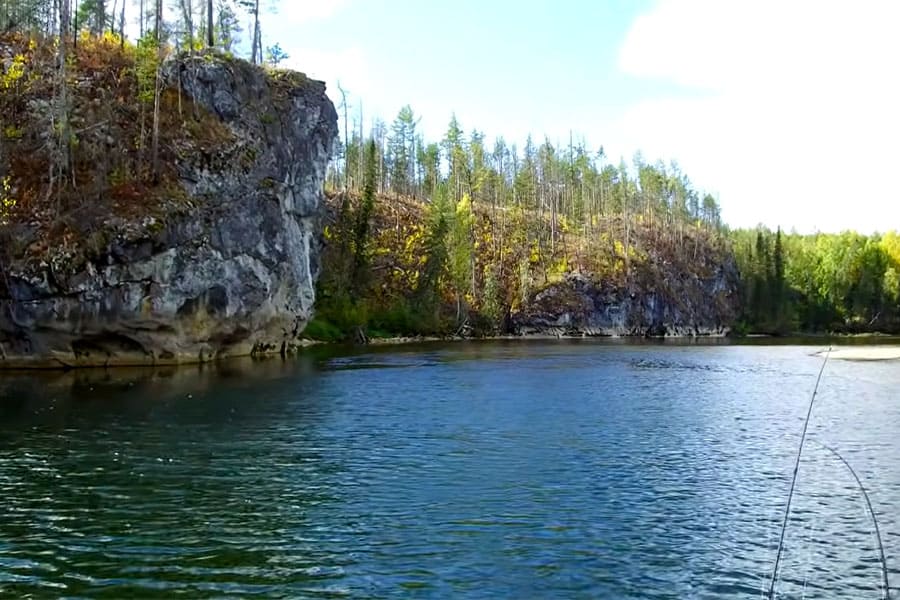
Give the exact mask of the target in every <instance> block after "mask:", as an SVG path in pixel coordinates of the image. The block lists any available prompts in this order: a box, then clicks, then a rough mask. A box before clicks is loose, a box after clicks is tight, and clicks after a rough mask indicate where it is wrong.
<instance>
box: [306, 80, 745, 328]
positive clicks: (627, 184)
mask: <svg viewBox="0 0 900 600" xmlns="http://www.w3.org/2000/svg"><path fill="white" fill-rule="evenodd" d="M342 100H343V102H342V103H341V105H340V109H339V110H343V111H344V124H345V126H346V128H345V130H344V132H343V136H342V138H343V139H342V140H341V148H340V151H339V152H338V154H337V157H336V159H335V160H334V161H333V163H332V164H331V166H330V171H329V189H330V194H331V195H332V197H333V200H332V203H331V204H332V218H331V220H330V222H329V226H328V228H327V229H326V238H327V246H326V253H325V258H324V269H323V277H322V278H321V280H320V285H319V304H318V311H319V312H318V314H319V315H320V318H319V319H318V320H317V321H316V322H314V323H313V324H312V326H311V332H312V333H313V334H314V335H319V336H322V337H326V338H329V339H330V338H333V337H340V336H342V335H343V336H346V335H347V334H348V333H350V332H353V331H357V332H363V331H365V330H371V331H375V332H377V333H382V334H391V335H397V334H410V333H454V332H460V331H466V330H468V329H474V330H478V331H481V332H496V331H498V330H502V329H503V327H504V321H505V320H506V319H507V318H508V317H509V316H510V314H511V313H514V312H515V311H516V310H518V309H519V308H521V307H522V306H523V305H525V303H527V302H528V300H529V297H530V296H531V295H532V294H534V293H535V292H536V291H538V290H540V289H541V288H542V287H544V286H546V285H547V284H549V283H551V282H554V281H556V280H558V279H560V278H561V277H563V276H565V275H566V274H568V273H572V272H582V273H589V274H591V275H593V276H594V277H596V278H598V279H599V280H602V281H604V282H607V283H608V284H609V285H613V286H619V287H622V288H624V287H628V286H633V287H635V289H640V288H641V287H647V288H649V287H652V286H658V287H659V286H663V285H665V282H664V281H662V280H663V279H665V278H667V277H674V276H678V274H685V275H702V276H710V273H706V272H705V269H707V266H708V265H709V264H710V261H709V260H708V258H709V257H710V256H712V255H715V256H716V257H717V259H721V260H720V261H719V262H723V261H727V260H728V258H727V256H725V254H724V250H725V247H726V239H725V237H724V235H723V234H724V229H723V228H722V224H721V220H720V216H719V206H718V203H717V202H716V200H715V198H713V197H712V196H711V195H708V194H701V193H700V192H699V191H698V190H696V189H695V188H694V187H693V186H692V185H691V182H690V180H689V179H688V178H687V176H686V175H684V174H683V173H682V172H681V171H680V170H679V169H678V167H677V166H676V165H665V164H663V163H653V164H651V163H647V162H645V161H644V160H643V158H642V157H641V156H637V157H635V159H634V161H633V163H632V164H630V165H628V164H626V163H624V162H620V163H619V164H617V165H613V164H608V163H607V162H606V160H605V154H604V152H603V150H602V148H601V149H599V150H598V151H592V150H590V149H589V148H588V147H587V145H586V144H585V143H584V142H583V141H578V142H576V141H575V140H574V139H572V140H571V141H570V142H569V143H568V144H566V145H554V144H552V143H551V142H550V141H548V140H545V141H544V142H543V143H541V144H540V145H537V144H535V143H534V142H533V141H532V140H531V139H530V138H529V140H528V141H527V142H526V144H525V146H524V147H523V148H522V149H521V150H520V149H519V148H517V146H516V145H514V144H507V143H506V142H505V141H504V140H503V139H502V138H500V139H497V140H496V141H495V142H494V143H493V144H492V145H491V147H490V148H488V147H487V145H486V142H485V136H484V135H483V134H482V133H480V132H478V131H473V132H471V133H469V134H465V133H464V132H463V129H462V126H461V125H460V123H459V122H458V121H457V119H456V118H455V117H454V118H452V119H451V121H450V124H449V126H448V128H447V131H446V133H445V135H444V136H443V137H442V139H440V140H426V139H425V138H424V136H423V135H422V134H421V133H420V132H419V131H417V119H416V117H415V115H414V113H413V111H412V110H411V109H410V108H409V107H405V108H403V109H402V110H401V111H400V113H399V115H398V116H397V118H396V119H395V121H394V122H393V123H392V124H391V126H390V127H387V126H386V125H384V124H383V123H380V122H377V121H376V123H375V125H374V126H373V127H372V128H371V130H370V131H369V132H367V133H364V132H363V131H361V130H360V129H359V122H357V123H355V124H354V125H353V129H354V130H355V131H351V129H350V123H349V118H348V114H347V112H348V111H347V102H346V96H344V98H342ZM660 265H666V266H665V267H664V268H659V266H660ZM701 265H702V266H701Z"/></svg>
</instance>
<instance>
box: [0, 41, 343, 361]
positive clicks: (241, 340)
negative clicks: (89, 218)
mask: <svg viewBox="0 0 900 600" xmlns="http://www.w3.org/2000/svg"><path fill="white" fill-rule="evenodd" d="M164 81H165V83H166V88H167V90H169V91H170V92H171V93H177V94H178V98H179V100H178V108H179V110H186V111H187V110H191V111H201V112H203V114H205V115H207V116H208V117H209V119H211V121H209V122H210V123H211V124H212V125H215V126H216V127H219V128H221V129H222V132H221V134H220V135H219V136H218V143H216V144H215V145H214V146H209V147H207V148H204V149H202V151H200V150H198V149H197V148H196V147H193V146H188V145H185V146H184V147H178V141H177V140H175V141H174V142H172V145H173V146H175V147H174V148H173V149H170V150H171V151H172V152H173V153H174V154H173V156H174V157H175V158H174V159H173V160H174V165H170V166H173V167H174V172H175V173H176V175H175V180H176V181H177V186H176V189H175V190H174V191H173V194H177V195H180V196H182V198H181V199H180V200H179V203H180V205H181V206H186V207H189V208H188V209H186V210H182V211H177V212H176V213H173V214H165V215H154V214H152V211H147V212H146V213H144V214H138V215H136V216H133V217H121V216H115V217H110V218H109V219H107V221H106V222H105V224H104V225H103V226H102V227H101V228H100V230H97V231H94V232H92V233H93V235H92V237H91V239H92V240H94V241H95V242H96V247H94V248H91V250H90V251H83V252H82V250H84V249H83V248H81V249H75V250H72V249H66V250H53V249H51V251H49V252H48V253H45V254H43V255H42V256H37V257H36V256H34V255H28V254H27V253H22V254H21V255H18V256H12V257H7V259H6V260H5V261H4V262H7V261H8V262H7V264H5V265H3V267H4V268H3V273H2V276H3V277H2V282H0V368H2V367H23V366H24V367H29V366H33V367H52V366H56V367H59V366H81V365H125V364H131V365H142V364H173V363H185V362H198V361H199V362H204V361H209V360H212V359H215V358H218V357H223V356H231V355H245V354H251V353H253V352H279V351H281V352H285V351H288V350H290V349H291V348H292V347H293V346H294V345H295V344H296V343H297V342H298V339H299V337H298V336H299V334H300V332H301V331H302V330H303V328H304V326H305V324H306V322H307V321H308V320H309V319H310V318H311V314H312V309H313V302H314V300H315V280H316V277H317V273H318V270H319V254H318V249H319V245H320V242H319V229H320V206H321V204H322V202H323V183H324V180H325V172H326V166H327V163H328V160H329V157H330V154H331V152H332V147H333V143H334V141H335V140H336V138H337V115H336V113H335V110H334V106H333V105H332V103H331V102H330V101H329V99H328V98H327V96H326V95H325V85H324V84H323V83H320V82H316V81H311V80H308V79H306V78H305V76H303V75H301V74H299V73H277V74H273V73H267V72H265V71H264V70H263V69H260V68H258V67H254V66H251V65H249V64H247V63H244V62H242V61H236V60H231V59H226V58H222V57H213V56H200V57H193V58H184V59H178V60H172V61H170V62H168V63H167V64H166V65H165V67H164ZM182 98H183V99H184V104H182V103H181V99H182ZM212 125H211V126H212Z"/></svg>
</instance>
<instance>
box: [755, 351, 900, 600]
mask: <svg viewBox="0 0 900 600" xmlns="http://www.w3.org/2000/svg"><path fill="white" fill-rule="evenodd" d="M829 356H831V347H830V346H829V348H828V350H826V351H825V360H823V361H822V367H821V368H820V369H819V375H818V377H816V385H815V387H814V388H813V393H812V396H811V397H810V399H809V408H808V409H807V411H806V420H805V421H804V422H803V433H802V434H801V436H800V446H799V447H798V448H797V460H796V462H795V463H794V474H793V477H792V478H791V489H790V491H789V492H788V500H787V506H786V507H785V511H784V521H783V522H782V524H781V536H780V538H779V540H778V551H777V553H776V554H775V567H774V568H773V569H772V579H771V581H770V582H769V593H768V594H767V596H768V598H769V600H773V599H774V597H775V582H776V581H777V580H778V566H779V564H780V562H781V555H782V551H783V550H784V536H785V532H786V531H787V524H788V520H789V518H790V514H791V501H792V500H793V498H794V489H795V487H796V485H797V473H798V472H799V470H800V457H801V455H802V454H803V445H804V443H805V442H806V432H807V429H808V428H809V420H810V417H811V415H812V409H813V405H814V404H815V401H816V396H817V395H818V391H819V383H820V382H821V381H822V373H824V372H825V365H827V364H828V358H829ZM813 441H814V442H815V443H817V444H818V445H820V446H822V447H823V448H825V449H826V450H828V451H829V452H831V453H832V454H834V455H835V456H837V457H838V459H840V461H841V462H842V463H844V466H846V467H847V469H848V470H849V471H850V474H851V475H853V478H854V479H855V480H856V485H857V486H858V487H859V490H860V491H861V492H862V495H863V498H864V499H865V501H866V506H867V507H868V509H869V515H870V516H871V517H872V523H873V525H874V526H875V537H876V539H877V541H878V550H879V552H880V554H881V576H882V583H883V585H884V594H883V595H882V598H884V599H885V600H890V598H891V586H890V583H889V581H888V569H887V560H886V559H885V555H884V543H883V542H882V539H881V531H880V529H879V528H878V518H877V517H876V515H875V509H874V508H872V502H871V500H870V499H869V493H868V492H867V491H866V488H865V486H864V485H863V483H862V480H861V479H860V478H859V476H858V475H857V474H856V471H855V470H854V469H853V467H852V466H850V463H849V462H848V461H847V460H846V459H845V458H844V457H843V456H842V455H841V453H840V452H838V451H837V450H835V449H834V448H832V447H830V446H827V445H825V444H823V443H822V442H820V441H818V440H815V439H814V440H813Z"/></svg>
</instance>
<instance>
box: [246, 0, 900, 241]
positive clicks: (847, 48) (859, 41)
mask: <svg viewBox="0 0 900 600" xmlns="http://www.w3.org/2000/svg"><path fill="white" fill-rule="evenodd" d="M270 4H274V5H276V6H275V8H274V9H272V10H267V11H265V14H264V16H263V36H264V37H263V44H264V45H265V46H269V45H272V44H274V43H275V42H277V43H279V44H280V46H281V47H282V48H283V49H284V50H285V51H286V52H287V53H288V54H289V56H290V58H289V59H288V61H287V63H286V66H289V67H291V68H295V69H297V70H300V71H303V72H305V73H307V74H308V75H310V76H312V77H314V78H316V79H321V80H323V81H325V82H326V83H327V88H328V94H329V96H330V97H331V98H332V100H333V101H334V102H335V104H336V105H337V104H339V103H340V94H339V92H338V87H337V86H338V84H340V85H341V86H342V87H343V88H344V89H345V90H346V91H347V93H348V98H349V100H348V104H349V106H350V108H349V110H350V113H351V115H350V121H351V122H352V121H354V120H358V119H359V113H360V111H362V115H363V122H364V124H365V126H366V127H367V128H368V127H369V126H370V125H371V121H372V119H374V118H376V117H377V118H381V119H383V120H384V121H386V122H388V123H390V122H391V121H392V120H393V119H394V118H395V116H396V115H397V112H398V111H399V110H400V108H401V107H402V106H404V105H406V104H409V105H410V106H411V107H412V108H413V110H414V111H415V113H416V114H417V115H419V116H420V117H421V122H420V128H421V129H422V130H423V131H424V133H425V135H426V137H427V138H429V139H431V140H437V139H440V138H441V137H442V136H443V133H444V132H445V131H446V128H447V124H448V122H449V121H450V118H451V115H453V114H455V115H456V117H457V119H458V120H459V122H460V124H461V125H462V127H463V128H464V129H465V130H466V131H467V132H470V131H472V130H473V129H477V130H479V131H481V132H483V133H485V134H486V136H487V138H488V140H491V139H493V138H494V137H495V136H498V135H502V136H504V137H505V139H506V140H507V141H510V142H517V143H519V144H520V147H521V144H522V142H523V141H524V140H525V138H526V136H527V135H528V134H529V133H530V134H532V135H533V136H534V139H535V140H537V141H542V140H543V139H544V138H545V137H546V138H548V139H549V140H550V141H552V142H554V143H556V142H563V143H568V140H569V136H570V134H571V135H573V136H574V137H575V139H576V140H581V139H583V140H585V141H586V142H587V144H588V147H590V148H593V149H599V148H600V147H601V146H602V147H603V148H604V150H605V152H606V156H607V157H608V160H610V161H611V162H614V163H618V162H619V159H620V158H624V159H625V160H626V162H629V163H630V162H631V161H632V159H633V157H634V155H635V153H636V152H638V151H640V152H641V154H642V156H643V157H644V159H645V160H647V161H650V162H655V161H656V160H659V159H661V160H663V161H665V162H667V163H668V162H670V161H675V162H677V163H678V165H679V166H680V167H681V169H682V170H683V171H684V172H685V173H687V175H688V176H689V177H690V179H691V181H692V182H693V184H694V185H695V187H697V188H698V189H700V190H702V191H704V192H709V193H712V194H713V195H714V196H716V197H717V198H718V199H719V202H720V204H721V206H722V216H723V218H724V220H725V221H726V222H727V223H728V224H729V225H731V226H732V227H752V226H755V225H757V224H759V223H762V224H765V225H767V226H769V227H772V228H775V227H779V226H780V227H782V228H783V229H785V230H792V229H796V230H797V231H800V232H813V231H825V232H833V231H841V230H845V229H856V230H859V231H861V232H866V233H870V232H874V231H885V230H888V229H898V228H900V192H898V189H900V186H898V185H897V184H896V183H895V179H896V178H897V174H898V166H900V165H898V160H900V152H898V144H900V76H898V72H900V69H898V60H900V35H897V34H896V31H895V30H896V26H897V23H900V2H896V1H895V0H854V1H853V2H850V1H849V0H847V1H844V2H836V1H832V0H790V1H788V0H752V1H747V0H728V1H722V0H597V1H596V2H584V1H583V0H555V1H545V0H531V1H529V2H521V1H513V0H454V1H453V2H439V1H434V2H431V1H423V0H316V1H311V0H293V1H287V0H285V1H280V2H270Z"/></svg>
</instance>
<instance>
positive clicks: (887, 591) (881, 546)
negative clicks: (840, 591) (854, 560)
mask: <svg viewBox="0 0 900 600" xmlns="http://www.w3.org/2000/svg"><path fill="white" fill-rule="evenodd" d="M813 442H815V443H816V444H818V445H820V446H822V447H823V448H825V449H826V450H828V451H829V452H831V453H832V454H834V455H835V456H837V457H838V458H839V459H840V461H841V462H842V463H844V466H845V467H847V470H848V471H850V474H851V475H853V479H855V480H856V485H857V487H859V491H860V492H862V495H863V498H865V500H866V507H867V508H868V509H869V516H870V517H872V525H874V526H875V539H876V540H877V541H878V551H879V552H880V553H881V578H882V583H883V584H884V595H883V596H882V598H884V599H885V600H890V598H891V585H890V583H888V568H887V559H885V557H884V543H883V542H882V540H881V530H880V529H879V528H878V518H877V517H876V516H875V509H874V508H872V501H871V500H870V499H869V492H867V491H866V488H865V486H864V485H863V483H862V480H860V478H859V475H857V474H856V471H854V470H853V467H851V466H850V463H849V462H847V459H846V458H844V457H843V456H841V453H840V452H838V451H837V450H835V449H834V448H832V447H831V446H828V445H826V444H823V443H822V442H820V441H819V440H817V439H813Z"/></svg>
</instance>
